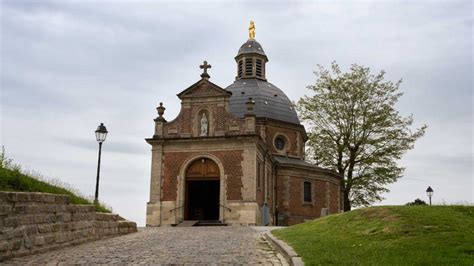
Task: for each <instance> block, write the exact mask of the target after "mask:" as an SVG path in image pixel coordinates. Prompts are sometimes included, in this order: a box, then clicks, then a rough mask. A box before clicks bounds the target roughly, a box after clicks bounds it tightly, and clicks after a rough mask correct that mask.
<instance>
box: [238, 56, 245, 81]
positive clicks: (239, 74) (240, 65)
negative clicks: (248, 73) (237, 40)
mask: <svg viewBox="0 0 474 266" xmlns="http://www.w3.org/2000/svg"><path fill="white" fill-rule="evenodd" d="M243 64H244V62H243V61H242V60H240V61H239V69H238V76H239V78H241V77H242V71H243V69H242V66H243Z"/></svg>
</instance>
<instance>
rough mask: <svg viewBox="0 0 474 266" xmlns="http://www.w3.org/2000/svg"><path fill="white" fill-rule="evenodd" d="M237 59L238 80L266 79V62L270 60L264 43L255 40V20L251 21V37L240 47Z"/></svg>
mask: <svg viewBox="0 0 474 266" xmlns="http://www.w3.org/2000/svg"><path fill="white" fill-rule="evenodd" d="M235 61H236V62H237V76H236V77H235V79H236V80H238V79H250V78H257V79H261V80H266V77H265V64H266V63H267V62H268V58H267V55H266V54H265V52H264V51H263V48H262V45H260V43H258V42H257V41H256V40H255V24H254V22H253V21H250V26H249V39H248V41H247V42H245V43H244V44H243V45H242V46H241V47H240V49H239V52H238V53H237V56H236V57H235Z"/></svg>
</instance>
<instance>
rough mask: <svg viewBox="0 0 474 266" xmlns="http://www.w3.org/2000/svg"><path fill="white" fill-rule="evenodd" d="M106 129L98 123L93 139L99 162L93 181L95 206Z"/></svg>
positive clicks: (97, 197) (97, 198) (97, 199)
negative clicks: (97, 150) (95, 140)
mask: <svg viewBox="0 0 474 266" xmlns="http://www.w3.org/2000/svg"><path fill="white" fill-rule="evenodd" d="M107 133H108V131H107V128H105V126H104V123H100V125H99V126H98V127H97V130H96V131H95V138H96V139H97V142H99V161H98V163H97V179H96V181H95V198H94V203H95V204H97V203H99V172H100V153H101V151H102V142H104V141H105V138H106V137H107Z"/></svg>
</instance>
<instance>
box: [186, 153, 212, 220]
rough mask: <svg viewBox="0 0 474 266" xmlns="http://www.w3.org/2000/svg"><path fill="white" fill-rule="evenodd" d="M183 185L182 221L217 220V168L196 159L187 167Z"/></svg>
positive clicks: (207, 160) (204, 160)
mask: <svg viewBox="0 0 474 266" xmlns="http://www.w3.org/2000/svg"><path fill="white" fill-rule="evenodd" d="M184 183H185V184H184V185H185V188H184V220H192V221H198V220H201V221H203V220H219V209H220V207H219V202H220V171H219V166H218V165H217V164H216V163H215V162H214V161H213V160H211V159H209V158H205V157H202V158H198V159H196V160H194V161H193V162H191V164H190V165H189V166H188V167H187V169H186V172H185V182H184Z"/></svg>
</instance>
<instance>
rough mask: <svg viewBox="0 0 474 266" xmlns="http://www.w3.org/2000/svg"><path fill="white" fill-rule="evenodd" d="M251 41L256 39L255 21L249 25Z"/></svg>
mask: <svg viewBox="0 0 474 266" xmlns="http://www.w3.org/2000/svg"><path fill="white" fill-rule="evenodd" d="M249 39H250V40H253V39H255V23H254V22H253V20H251V21H250V25H249Z"/></svg>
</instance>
